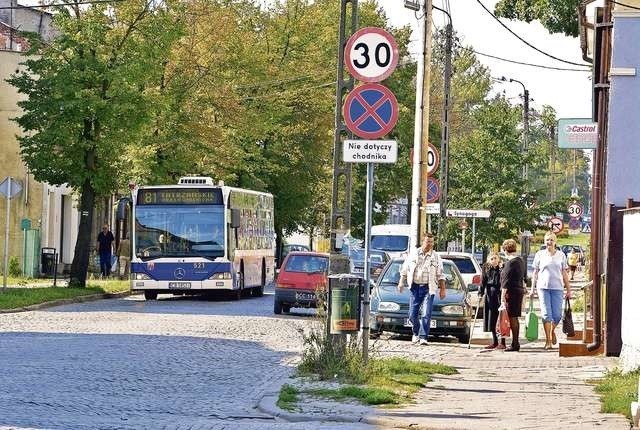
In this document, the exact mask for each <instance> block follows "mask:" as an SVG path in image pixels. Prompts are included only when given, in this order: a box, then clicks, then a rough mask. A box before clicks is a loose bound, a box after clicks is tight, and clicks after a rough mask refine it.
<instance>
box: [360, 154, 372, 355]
mask: <svg viewBox="0 0 640 430" xmlns="http://www.w3.org/2000/svg"><path fill="white" fill-rule="evenodd" d="M373 168H374V165H373V163H367V199H366V202H365V206H366V212H365V226H364V297H363V300H362V359H363V361H364V362H365V364H366V363H367V361H368V360H369V308H370V302H369V283H370V282H371V256H370V253H369V250H370V248H371V215H372V210H373Z"/></svg>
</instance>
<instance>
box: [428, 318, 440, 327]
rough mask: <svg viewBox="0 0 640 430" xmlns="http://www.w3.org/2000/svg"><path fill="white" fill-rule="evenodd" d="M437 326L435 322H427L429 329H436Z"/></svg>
mask: <svg viewBox="0 0 640 430" xmlns="http://www.w3.org/2000/svg"><path fill="white" fill-rule="evenodd" d="M437 326H438V323H437V321H436V320H431V321H429V328H436V327H437Z"/></svg>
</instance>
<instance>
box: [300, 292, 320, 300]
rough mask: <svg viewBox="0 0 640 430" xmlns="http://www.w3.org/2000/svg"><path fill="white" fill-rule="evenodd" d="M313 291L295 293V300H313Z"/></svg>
mask: <svg viewBox="0 0 640 430" xmlns="http://www.w3.org/2000/svg"><path fill="white" fill-rule="evenodd" d="M315 298H316V295H315V293H296V300H315Z"/></svg>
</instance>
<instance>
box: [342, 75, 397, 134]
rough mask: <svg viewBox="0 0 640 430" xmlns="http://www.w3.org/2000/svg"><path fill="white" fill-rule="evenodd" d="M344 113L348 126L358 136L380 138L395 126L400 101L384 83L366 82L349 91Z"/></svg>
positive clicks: (343, 108)
mask: <svg viewBox="0 0 640 430" xmlns="http://www.w3.org/2000/svg"><path fill="white" fill-rule="evenodd" d="M342 114H343V116H344V122H345V124H346V125H347V128H348V129H349V130H351V131H352V132H353V133H354V134H355V135H356V136H359V137H363V138H365V139H378V138H380V137H382V136H384V135H386V134H388V133H389V132H390V131H391V130H392V129H393V127H395V125H396V122H397V121H398V102H397V100H396V97H395V96H394V95H393V93H392V92H391V90H389V89H388V88H387V87H385V86H384V85H380V84H374V83H370V84H364V85H361V86H359V87H356V88H354V89H353V91H351V92H350V93H349V95H348V96H347V98H346V100H345V102H344V105H343V106H342Z"/></svg>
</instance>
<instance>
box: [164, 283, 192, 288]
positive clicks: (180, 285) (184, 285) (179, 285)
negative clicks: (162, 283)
mask: <svg viewBox="0 0 640 430" xmlns="http://www.w3.org/2000/svg"><path fill="white" fill-rule="evenodd" d="M169 288H191V282H169Z"/></svg>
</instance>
